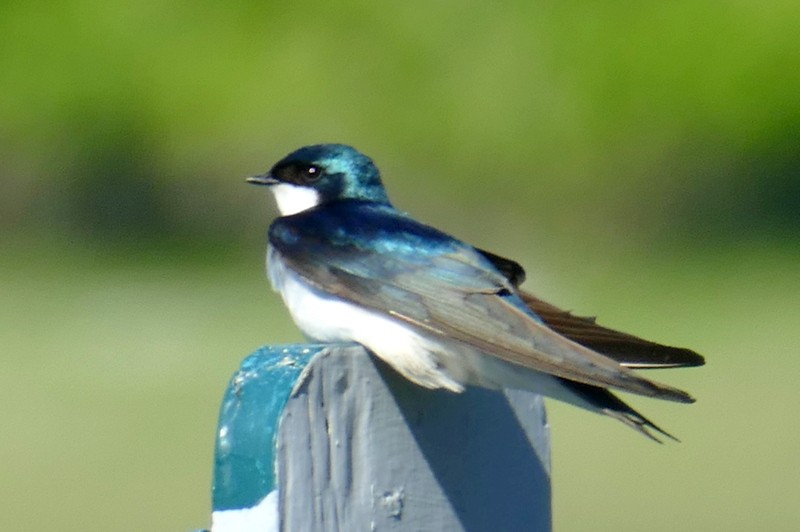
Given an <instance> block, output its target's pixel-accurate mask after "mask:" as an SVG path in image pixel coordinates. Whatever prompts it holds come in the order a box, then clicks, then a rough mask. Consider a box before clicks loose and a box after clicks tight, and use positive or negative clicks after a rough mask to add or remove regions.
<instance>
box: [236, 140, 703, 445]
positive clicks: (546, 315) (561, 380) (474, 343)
mask: <svg viewBox="0 0 800 532" xmlns="http://www.w3.org/2000/svg"><path fill="white" fill-rule="evenodd" d="M247 181H248V182H250V183H253V184H257V185H266V186H268V187H269V188H270V190H271V191H272V192H273V194H274V195H275V199H276V201H277V204H278V209H279V211H280V213H281V216H280V217H279V218H277V219H276V220H275V221H274V222H273V223H272V225H271V226H270V228H269V245H268V251H267V272H268V275H269V279H270V282H271V283H272V286H273V288H274V289H275V290H276V291H277V292H279V293H280V294H281V296H282V298H283V301H284V303H285V304H286V306H287V307H288V309H289V312H290V313H291V315H292V318H293V319H294V321H295V323H296V324H297V325H298V327H299V328H300V329H301V330H302V331H303V333H304V334H305V335H306V336H307V337H309V338H310V339H313V340H316V341H320V342H357V343H359V344H361V345H363V346H364V347H366V348H367V349H369V350H370V351H371V352H372V353H374V354H375V355H376V356H378V357H379V358H381V359H383V360H384V361H386V362H387V363H388V364H389V365H390V366H392V367H393V368H394V369H395V370H396V371H398V372H399V373H401V374H402V375H403V376H405V377H406V378H408V379H409V380H411V381H413V382H415V383H416V384H418V385H420V386H423V387H425V388H444V389H446V390H450V391H453V392H460V391H462V390H463V389H464V386H466V385H475V386H482V387H485V388H492V389H502V388H516V389H524V390H530V391H533V392H535V393H539V394H542V395H545V396H548V397H552V398H555V399H558V400H561V401H565V402H567V403H571V404H573V405H576V406H579V407H582V408H585V409H587V410H590V411H593V412H597V413H601V414H606V415H608V416H611V417H613V418H616V419H618V420H620V421H622V422H623V423H625V424H627V425H629V426H630V427H633V428H634V429H636V430H638V431H640V432H641V433H643V434H644V435H646V436H648V437H650V438H653V439H655V440H656V441H658V439H657V438H656V437H655V436H654V435H653V433H652V432H651V430H653V431H657V432H660V433H661V434H663V435H665V436H668V437H670V438H673V437H672V436H671V435H670V434H668V433H667V432H665V431H664V430H662V429H661V428H659V427H658V426H656V425H655V424H654V423H652V422H651V421H650V420H648V419H647V418H646V417H644V416H643V415H641V414H639V413H638V412H636V411H635V410H634V409H632V408H631V407H630V406H628V405H627V404H625V403H624V402H623V401H622V400H620V399H619V398H618V397H616V396H615V395H614V394H612V393H611V392H610V391H609V388H613V389H617V390H622V391H626V392H632V393H635V394H640V395H645V396H649V397H655V398H658V399H667V400H671V401H677V402H681V403H691V402H694V399H693V398H692V397H691V396H690V395H689V394H687V393H686V392H684V391H681V390H678V389H676V388H672V387H670V386H666V385H664V384H660V383H657V382H654V381H651V380H648V379H645V378H643V377H641V376H639V375H638V374H636V373H634V372H633V371H632V368H635V369H642V368H670V367H681V366H699V365H702V364H703V363H704V361H703V358H702V357H701V356H700V355H698V354H697V353H695V352H693V351H690V350H688V349H681V348H676V347H668V346H664V345H659V344H656V343H653V342H649V341H647V340H643V339H641V338H637V337H635V336H631V335H628V334H625V333H621V332H618V331H614V330H611V329H607V328H605V327H601V326H599V325H597V324H596V323H595V322H594V320H593V319H592V318H584V317H580V316H574V315H572V314H571V313H569V312H566V311H563V310H560V309H559V308H557V307H555V306H553V305H550V304H549V303H546V302H544V301H542V300H540V299H538V298H536V297H534V296H532V295H530V294H528V293H526V292H523V291H522V290H521V289H520V287H519V285H520V284H521V283H522V282H523V281H524V279H525V272H524V270H523V269H522V267H521V266H520V265H519V264H517V263H516V262H514V261H512V260H509V259H506V258H503V257H501V256H498V255H495V254H493V253H490V252H488V251H484V250H481V249H478V248H475V247H472V246H470V245H469V244H466V243H464V242H461V241H460V240H457V239H456V238H454V237H452V236H450V235H448V234H446V233H444V232H442V231H439V230H437V229H434V228H433V227H430V226H428V225H424V224H422V223H420V222H417V221H416V220H414V219H413V218H411V217H410V216H408V215H407V214H404V213H402V212H400V211H398V210H396V209H395V208H394V207H393V206H392V204H391V203H390V202H389V198H388V197H387V195H386V191H385V189H384V187H383V183H382V182H381V176H380V173H379V172H378V169H377V167H376V166H375V164H374V163H373V162H372V160H371V159H370V158H368V157H367V156H365V155H363V154H361V153H359V152H358V151H356V150H355V149H353V148H352V147H350V146H345V145H341V144H320V145H315V146H307V147H305V148H301V149H299V150H297V151H295V152H293V153H291V154H289V155H288V156H286V157H285V158H284V159H282V160H281V161H279V162H278V163H277V164H275V166H273V167H272V169H270V170H269V171H268V172H267V173H265V174H263V175H259V176H256V177H250V178H248V179H247ZM673 439H674V438H673Z"/></svg>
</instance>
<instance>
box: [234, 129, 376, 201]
mask: <svg viewBox="0 0 800 532" xmlns="http://www.w3.org/2000/svg"><path fill="white" fill-rule="evenodd" d="M247 181H248V183H253V184H255V185H267V186H269V187H270V190H272V193H273V194H274V195H275V201H276V202H277V203H278V210H280V212H281V214H282V215H283V216H289V215H292V214H297V213H298V212H302V211H305V210H308V209H312V208H314V207H316V206H318V205H323V204H326V203H332V202H335V201H340V200H348V199H355V200H364V201H374V202H377V203H385V204H388V203H389V198H388V197H387V196H386V191H385V190H384V188H383V184H382V183H381V176H380V172H378V168H377V167H376V166H375V164H374V163H373V162H372V159H370V158H369V157H367V156H366V155H364V154H362V153H360V152H358V151H356V150H355V149H354V148H352V147H350V146H345V145H344V144H316V145H314V146H306V147H304V148H300V149H299V150H297V151H295V152H292V153H290V154H289V155H287V156H286V157H284V158H283V159H281V160H280V161H278V162H277V163H276V164H275V166H273V167H272V168H271V169H270V170H269V171H268V172H267V173H265V174H263V175H259V176H254V177H250V178H248V179H247Z"/></svg>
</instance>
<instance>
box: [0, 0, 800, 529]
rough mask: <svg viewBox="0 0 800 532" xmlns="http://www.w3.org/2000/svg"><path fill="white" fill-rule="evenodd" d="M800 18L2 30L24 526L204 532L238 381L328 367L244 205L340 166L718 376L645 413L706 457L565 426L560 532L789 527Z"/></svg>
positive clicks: (792, 511)
mask: <svg viewBox="0 0 800 532" xmlns="http://www.w3.org/2000/svg"><path fill="white" fill-rule="evenodd" d="M799 23H800V3H798V2H792V1H788V0H767V1H766V2H761V3H752V2H750V3H747V2H723V3H720V2H708V1H699V2H698V1H686V0H680V1H676V2H670V3H663V4H641V5H635V4H631V3H629V2H613V1H612V2H579V1H562V2H546V1H534V2H523V1H509V2H501V3H463V2H454V1H434V2H406V3H394V4H391V5H390V4H386V3H375V2H372V3H370V2H363V1H362V2H358V1H352V0H350V1H345V2H338V3H324V2H312V1H304V2H295V3H292V4H285V3H276V2H255V1H244V0H234V1H232V2H225V3H220V2H211V1H208V0H200V1H195V2H185V1H184V2H168V3H165V2H147V1H144V2H137V3H134V2H119V1H114V0H111V1H109V2H104V3H102V2H97V1H93V0H62V1H57V2H51V3H47V4H45V3H42V2H35V1H34V2H3V3H0V66H1V67H2V68H0V91H1V93H2V97H1V98H0V245H2V246H3V253H2V254H0V302H2V305H0V342H2V344H0V346H1V347H2V351H3V354H2V355H3V356H2V359H1V360H2V368H0V390H2V391H1V392H0V394H2V395H0V404H2V405H3V407H4V408H3V410H2V415H3V419H4V420H5V421H6V423H7V427H10V428H9V429H8V430H7V433H5V432H4V437H3V438H2V439H0V451H2V453H3V454H4V456H6V457H10V459H8V460H5V461H4V462H3V463H2V466H0V467H1V468H2V469H0V476H1V477H2V478H3V479H4V480H6V482H5V483H4V488H3V491H2V492H0V498H2V500H4V501H5V502H6V508H7V511H6V512H5V513H4V515H3V516H2V517H0V523H2V526H0V528H3V529H9V530H11V529H21V530H28V529H31V530H46V529H50V528H56V527H61V528H63V527H66V528H68V529H73V528H74V529H76V530H176V529H177V530H180V529H189V528H191V527H193V526H201V525H203V524H204V523H205V521H206V518H207V511H208V501H209V495H208V492H209V482H210V470H211V453H212V443H213V434H214V430H215V418H216V409H217V406H218V404H219V399H220V397H221V393H222V390H223V389H224V386H225V379H226V378H227V376H228V375H229V374H230V373H231V372H232V371H233V370H234V369H235V368H236V367H237V365H238V362H239V360H240V359H241V358H242V357H243V356H244V355H245V354H246V353H247V352H248V351H249V350H250V349H252V348H254V347H256V346H257V345H259V344H261V343H280V342H285V341H297V340H299V339H300V336H299V334H298V333H297V332H296V331H295V329H294V328H293V326H292V325H291V324H290V322H289V319H288V316H287V314H286V312H285V311H284V310H283V309H282V308H281V307H280V304H279V301H278V300H277V298H275V297H270V296H269V295H268V294H267V290H268V289H267V286H266V281H265V280H264V279H263V266H262V262H263V247H264V243H263V231H264V227H265V225H266V223H267V220H268V214H267V213H265V212H264V203H265V202H266V201H267V200H266V199H265V197H264V196H265V195H264V193H263V191H257V190H251V188H250V187H246V186H245V185H244V183H243V177H244V176H247V175H251V174H253V173H256V172H260V171H263V170H264V169H265V168H266V167H268V166H269V165H271V164H272V163H273V162H275V161H276V160H277V159H278V158H280V157H281V156H283V155H284V154H286V153H287V152H289V151H291V150H293V149H295V148H297V147H299V146H301V145H305V144H309V143H314V142H328V141H335V142H346V143H350V144H353V145H355V146H356V147H358V148H360V149H361V150H362V151H364V152H365V153H367V154H368V155H370V156H372V157H373V158H374V159H375V160H376V162H377V163H378V165H379V166H380V167H381V168H382V170H383V171H384V176H385V180H386V184H387V186H388V188H389V189H390V193H391V195H392V198H393V200H394V201H395V203H396V204H397V205H398V206H399V207H400V208H403V209H407V210H409V211H411V212H413V213H414V214H415V215H417V216H419V217H420V218H421V219H424V220H426V221H429V222H431V223H433V224H435V225H437V226H440V227H442V228H444V229H446V230H448V231H451V232H453V233H455V234H457V235H458V236H461V237H464V238H466V239H469V240H470V241H473V242H475V243H476V244H478V245H481V246H483V247H486V248H489V249H492V250H495V251H497V252H499V253H503V254H506V255H509V256H514V257H517V258H519V259H520V260H522V261H523V263H524V264H525V266H526V268H527V269H528V272H529V279H530V280H529V281H528V285H527V286H529V287H530V288H531V289H532V290H535V291H537V292H539V293H541V294H542V295H543V296H545V297H547V298H550V299H553V301H554V302H556V303H560V304H562V305H564V306H566V307H568V308H574V309H575V310H576V311H577V312H579V313H584V314H594V313H597V314H599V315H600V316H601V322H602V323H606V324H609V325H611V326H614V327H618V328H620V329H626V330H630V331H631V332H634V333H637V334H641V335H642V336H645V337H654V339H656V340H662V341H668V342H669V341H674V342H675V343H677V344H685V345H688V346H690V347H693V348H696V349H697V350H698V351H700V352H702V353H704V354H706V355H707V356H708V358H709V361H710V365H709V366H708V367H707V368H704V369H702V370H696V371H691V372H685V373H684V372H668V373H667V374H666V375H665V376H664V377H662V379H663V380H665V381H668V382H669V383H670V384H675V385H679V386H684V387H686V388H687V389H689V390H691V391H692V392H693V393H694V394H696V395H697V396H698V397H699V399H700V400H699V402H698V404H697V405H694V406H692V407H691V408H681V407H675V406H673V405H661V404H657V403H655V402H652V401H651V402H647V401H638V402H635V404H636V406H641V408H642V410H643V411H644V412H645V413H646V414H647V415H649V416H650V415H651V416H652V417H653V419H654V420H655V421H657V422H659V423H660V424H662V425H663V426H664V427H665V428H667V429H669V430H671V431H674V432H675V433H676V434H677V435H679V436H680V437H682V438H683V439H684V441H685V443H684V444H681V445H674V446H665V447H664V448H654V446H651V445H650V444H649V442H642V441H640V440H639V439H637V438H636V437H635V435H632V434H628V433H627V432H626V431H624V430H623V428H621V427H617V426H616V425H615V424H613V423H610V422H608V420H604V419H601V418H600V417H599V416H594V417H593V416H589V415H587V414H585V413H582V412H577V411H575V410H574V409H567V408H561V407H559V406H555V405H554V408H552V409H551V414H552V415H551V420H552V421H553V426H554V437H555V443H554V449H553V455H554V472H555V473H554V490H555V520H556V527H557V528H558V529H561V530H585V529H589V528H590V529H595V530H600V529H608V530H615V529H616V530H618V529H625V530H631V529H640V528H645V527H647V528H648V529H649V530H674V529H676V528H679V529H681V530H708V529H726V530H736V529H739V530H750V529H752V528H755V527H757V526H758V527H761V528H766V529H769V530H791V529H792V524H794V525H796V523H797V522H798V514H797V510H796V508H794V506H792V505H791V501H790V500H789V499H791V497H790V495H791V494H792V493H796V492H797V491H798V489H800V486H798V476H797V475H796V474H794V473H793V471H795V470H796V469H797V463H798V462H797V458H796V449H797V446H798V445H800V431H798V430H797V429H796V428H795V427H793V426H792V423H787V421H786V420H791V419H792V418H793V416H794V415H795V414H794V411H793V410H792V409H793V408H795V407H796V405H797V394H796V390H795V388H796V387H795V386H794V384H793V381H794V379H795V376H796V375H797V372H798V370H800V366H798V362H797V360H799V359H798V357H797V353H796V351H797V349H796V348H795V347H794V345H795V341H794V338H793V334H794V332H795V331H796V330H797V328H798V324H800V312H799V311H798V310H797V308H796V301H797V299H798V297H800V294H798V288H799V286H798V283H797V282H796V279H797V274H796V267H797V263H798V259H800V257H798V248H797V241H798V235H799V234H800V155H798V154H799V153H800V152H799V151H798V145H800V143H799V142H798V141H800V97H798V94H800V52H798V50H800V33H798V31H797V28H798V24H799ZM631 464H636V466H635V467H631ZM765 486H768V487H769V488H768V489H765ZM4 520H5V521H4Z"/></svg>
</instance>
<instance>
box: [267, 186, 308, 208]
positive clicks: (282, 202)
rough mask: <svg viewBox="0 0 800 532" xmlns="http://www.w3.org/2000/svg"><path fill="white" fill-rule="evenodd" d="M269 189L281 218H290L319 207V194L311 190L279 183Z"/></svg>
mask: <svg viewBox="0 0 800 532" xmlns="http://www.w3.org/2000/svg"><path fill="white" fill-rule="evenodd" d="M269 189H270V190H271V191H272V193H273V194H274V195H275V201H276V202H277V203H278V210H279V211H281V214H282V215H283V216H291V215H292V214H297V213H298V212H303V211H306V210H308V209H312V208H314V207H316V206H317V205H319V193H318V192H317V191H316V190H314V189H313V188H307V187H298V186H296V185H290V184H288V183H279V184H277V185H272V186H271V187H269Z"/></svg>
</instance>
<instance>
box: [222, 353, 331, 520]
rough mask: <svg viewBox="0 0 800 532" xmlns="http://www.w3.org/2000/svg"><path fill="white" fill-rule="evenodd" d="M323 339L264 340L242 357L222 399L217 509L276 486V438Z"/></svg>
mask: <svg viewBox="0 0 800 532" xmlns="http://www.w3.org/2000/svg"><path fill="white" fill-rule="evenodd" d="M323 348H324V346H322V345H313V344H302V345H286V346H264V347H262V348H260V349H258V350H257V351H255V352H254V353H252V354H251V355H250V356H248V357H247V358H245V359H244V360H243V361H242V364H241V366H240V368H239V370H238V371H237V372H236V373H235V374H234V375H233V376H232V377H231V380H230V383H229V385H228V388H227V389H226V390H225V395H224V397H223V400H222V405H221V407H220V414H219V425H218V430H217V438H216V446H215V451H214V480H213V486H212V505H213V509H214V511H215V512H217V511H223V510H233V509H241V508H250V507H252V506H254V505H256V504H257V503H258V502H259V501H261V500H262V499H263V498H264V497H265V496H266V495H267V494H268V493H269V492H270V491H272V490H273V489H274V488H275V463H274V462H275V461H274V448H275V446H274V442H275V436H276V434H277V431H278V424H279V421H280V416H281V414H282V413H283V408H284V405H285V404H286V400H287V399H288V398H289V393H290V392H291V390H292V387H293V386H294V384H295V382H296V381H297V379H298V377H299V376H300V374H301V372H302V371H303V369H304V368H305V367H306V365H307V364H308V362H309V361H310V360H311V358H312V357H313V355H315V354H316V353H318V352H319V351H321V350H322V349H323Z"/></svg>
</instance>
